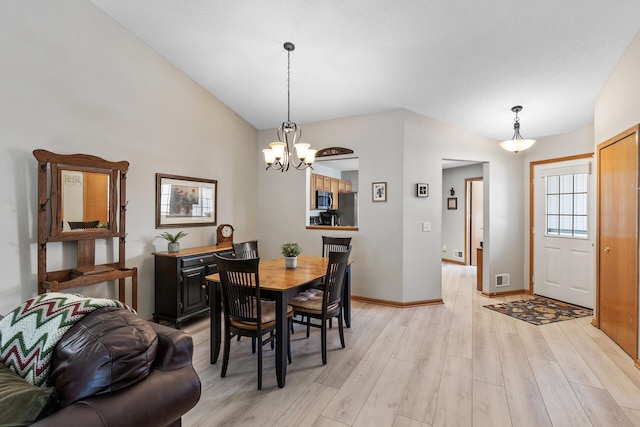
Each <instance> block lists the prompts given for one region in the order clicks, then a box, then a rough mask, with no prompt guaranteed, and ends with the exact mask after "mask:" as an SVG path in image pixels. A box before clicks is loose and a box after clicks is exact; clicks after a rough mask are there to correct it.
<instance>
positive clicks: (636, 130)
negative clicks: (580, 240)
mask: <svg viewBox="0 0 640 427" xmlns="http://www.w3.org/2000/svg"><path fill="white" fill-rule="evenodd" d="M634 134H635V142H636V150H637V152H638V153H640V147H638V140H639V138H640V125H636V126H633V127H632V128H630V129H627V130H625V131H624V132H621V133H619V134H618V135H616V136H614V137H613V138H609V139H607V140H606V141H604V142H602V143H600V144H598V146H597V147H596V149H597V152H598V179H597V184H598V193H597V194H598V195H597V197H598V199H597V200H598V201H597V203H598V219H597V227H598V230H597V237H596V312H595V316H594V318H593V320H592V321H591V324H592V325H593V326H595V327H596V328H598V329H601V328H600V247H601V243H600V161H599V160H600V159H599V157H600V156H599V154H600V151H601V150H603V149H604V148H606V147H608V146H610V145H613V144H615V143H617V142H618V141H620V140H622V139H624V138H627V137H629V136H631V135H634ZM636 168H638V169H639V171H638V174H640V159H639V158H636ZM639 190H640V189H639ZM637 203H638V202H637ZM638 238H639V236H638V225H637V224H636V245H638ZM638 268H639V263H638V262H637V263H636V277H640V274H639V272H638V271H637V270H638ZM639 287H640V284H639V283H638V282H637V281H636V283H635V292H634V295H635V297H634V304H635V313H634V319H633V324H634V326H635V348H634V349H633V354H631V355H630V356H631V357H632V358H633V359H634V361H635V366H636V367H638V368H640V360H638V315H639V314H638V307H639V303H638V292H639V289H638V288H639ZM614 342H615V341H614ZM616 344H617V343H616Z"/></svg>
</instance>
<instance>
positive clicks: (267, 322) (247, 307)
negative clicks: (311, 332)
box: [214, 254, 293, 390]
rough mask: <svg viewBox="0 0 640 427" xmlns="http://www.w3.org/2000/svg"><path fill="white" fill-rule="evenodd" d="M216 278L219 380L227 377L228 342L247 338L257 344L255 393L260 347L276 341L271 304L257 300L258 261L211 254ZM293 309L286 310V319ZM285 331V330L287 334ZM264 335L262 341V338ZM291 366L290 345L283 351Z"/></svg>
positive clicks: (274, 306)
mask: <svg viewBox="0 0 640 427" xmlns="http://www.w3.org/2000/svg"><path fill="white" fill-rule="evenodd" d="M214 257H215V260H216V263H217V265H218V274H219V275H220V287H221V290H222V307H223V311H224V354H223V361H222V370H221V371H220V376H221V377H224V376H226V375H227V367H228V366H229V353H230V348H231V339H232V338H233V337H235V336H244V337H250V338H252V339H255V340H259V341H258V346H257V351H258V390H261V389H262V346H263V345H265V344H267V343H273V340H274V339H275V338H276V335H275V328H276V304H275V301H267V300H262V299H261V298H260V275H259V273H258V266H259V263H260V258H247V259H235V258H224V257H221V256H219V255H218V254H214ZM292 315H293V308H292V307H290V306H287V318H288V319H291V316H292ZM288 329H289V328H287V330H288ZM265 335H266V338H265ZM287 356H288V358H289V363H291V344H290V343H289V346H288V347H287Z"/></svg>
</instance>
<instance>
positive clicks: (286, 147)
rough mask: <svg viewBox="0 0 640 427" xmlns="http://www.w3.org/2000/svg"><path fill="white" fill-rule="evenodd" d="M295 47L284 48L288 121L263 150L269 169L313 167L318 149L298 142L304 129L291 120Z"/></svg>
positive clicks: (287, 44)
mask: <svg viewBox="0 0 640 427" xmlns="http://www.w3.org/2000/svg"><path fill="white" fill-rule="evenodd" d="M295 48H296V47H295V46H294V44H293V43H291V42H286V43H285V44H284V50H286V51H287V121H286V122H283V123H282V124H281V125H280V127H278V132H277V135H278V140H277V141H276V142H272V143H271V144H269V147H270V148H265V149H264V150H262V152H263V153H264V161H265V162H266V163H267V169H269V168H271V169H273V170H279V171H281V172H284V171H287V170H289V166H290V165H291V164H293V167H294V168H296V169H298V170H303V169H306V168H308V167H311V164H312V163H313V161H314V160H315V156H316V151H317V150H312V149H310V148H309V147H310V145H309V144H305V143H302V142H298V141H299V140H300V137H301V136H302V129H301V128H300V127H299V126H298V125H297V124H295V123H294V122H292V121H291V52H292V51H293V50H294V49H295ZM291 147H293V149H294V150H295V152H296V156H297V157H298V161H297V162H292V161H293V152H292V151H291ZM311 169H313V167H311Z"/></svg>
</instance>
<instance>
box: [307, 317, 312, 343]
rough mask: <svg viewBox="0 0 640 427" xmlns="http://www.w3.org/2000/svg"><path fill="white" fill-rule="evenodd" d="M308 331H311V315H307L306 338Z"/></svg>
mask: <svg viewBox="0 0 640 427" xmlns="http://www.w3.org/2000/svg"><path fill="white" fill-rule="evenodd" d="M310 333H311V316H307V338H309V334H310Z"/></svg>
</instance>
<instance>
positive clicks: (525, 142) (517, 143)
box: [500, 105, 536, 153]
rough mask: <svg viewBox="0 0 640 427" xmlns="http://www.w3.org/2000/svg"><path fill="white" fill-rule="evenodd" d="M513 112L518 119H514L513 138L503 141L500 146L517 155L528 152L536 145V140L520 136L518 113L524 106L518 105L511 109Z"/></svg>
mask: <svg viewBox="0 0 640 427" xmlns="http://www.w3.org/2000/svg"><path fill="white" fill-rule="evenodd" d="M511 111H513V112H514V113H516V118H515V119H514V121H515V123H513V137H512V138H511V139H508V140H506V141H501V142H500V146H501V147H502V148H504V149H505V150H507V151H513V152H514V153H517V152H518V151H523V150H526V149H527V148H529V147H531V146H532V145H533V144H535V142H536V140H535V139H524V138H523V137H521V136H520V119H519V118H518V113H519V112H520V111H522V106H520V105H516V106H515V107H512V108H511Z"/></svg>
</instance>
